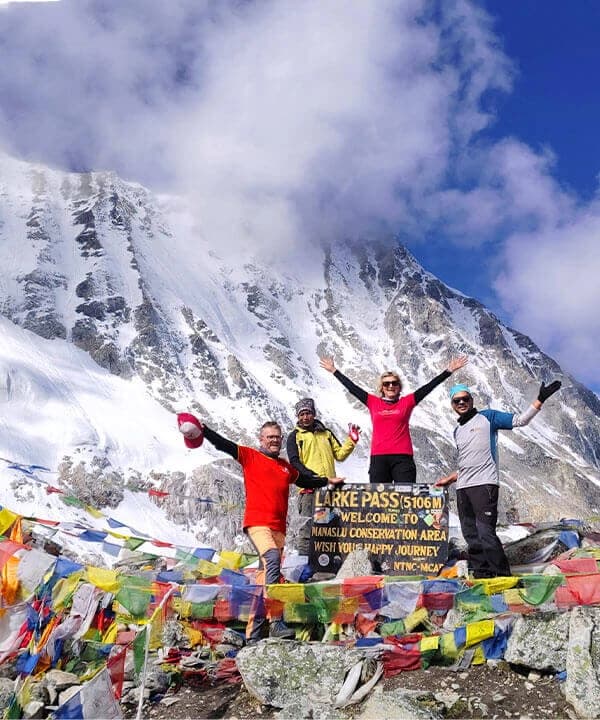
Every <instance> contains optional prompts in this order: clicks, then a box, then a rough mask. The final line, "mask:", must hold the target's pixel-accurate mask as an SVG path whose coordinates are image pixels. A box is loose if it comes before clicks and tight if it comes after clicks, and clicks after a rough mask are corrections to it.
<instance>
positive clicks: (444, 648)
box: [439, 632, 459, 659]
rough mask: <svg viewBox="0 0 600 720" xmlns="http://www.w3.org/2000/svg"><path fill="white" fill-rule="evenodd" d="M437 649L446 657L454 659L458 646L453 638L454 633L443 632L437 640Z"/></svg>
mask: <svg viewBox="0 0 600 720" xmlns="http://www.w3.org/2000/svg"><path fill="white" fill-rule="evenodd" d="M439 649H440V652H441V653H442V655H443V656H444V657H446V658H450V659H454V658H456V657H458V652H459V651H458V648H457V647H456V641H455V639H454V633H453V632H451V633H444V634H443V635H442V636H441V638H440V642H439Z"/></svg>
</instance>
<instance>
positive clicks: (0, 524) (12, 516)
mask: <svg viewBox="0 0 600 720" xmlns="http://www.w3.org/2000/svg"><path fill="white" fill-rule="evenodd" d="M18 517H19V516H18V515H17V514H16V513H14V512H11V511H10V510H8V508H2V510H0V535H4V533H5V532H6V531H7V530H8V528H9V527H10V526H11V525H12V524H13V523H14V521H15V520H16V519H17V518H18Z"/></svg>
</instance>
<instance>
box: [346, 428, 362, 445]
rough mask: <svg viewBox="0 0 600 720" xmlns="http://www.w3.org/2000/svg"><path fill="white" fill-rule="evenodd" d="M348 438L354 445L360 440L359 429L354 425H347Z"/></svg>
mask: <svg viewBox="0 0 600 720" xmlns="http://www.w3.org/2000/svg"><path fill="white" fill-rule="evenodd" d="M348 437H349V438H350V440H352V442H353V443H354V444H355V445H356V443H357V442H358V440H359V438H360V427H359V426H358V425H355V424H354V423H348Z"/></svg>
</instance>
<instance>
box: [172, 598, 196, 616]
mask: <svg viewBox="0 0 600 720" xmlns="http://www.w3.org/2000/svg"><path fill="white" fill-rule="evenodd" d="M171 603H172V604H171V607H172V608H173V610H174V612H176V613H177V614H178V615H179V616H180V617H182V618H188V617H189V616H190V615H191V614H192V603H191V602H190V601H189V600H182V599H181V598H178V597H175V598H173V600H172V601H171Z"/></svg>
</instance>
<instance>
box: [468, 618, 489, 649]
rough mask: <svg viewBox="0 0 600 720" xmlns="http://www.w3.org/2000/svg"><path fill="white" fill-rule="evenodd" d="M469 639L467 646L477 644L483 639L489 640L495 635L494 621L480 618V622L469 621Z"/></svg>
mask: <svg viewBox="0 0 600 720" xmlns="http://www.w3.org/2000/svg"><path fill="white" fill-rule="evenodd" d="M466 629H467V640H466V642H465V646H466V647H471V646H472V645H477V643H479V642H481V641H482V640H487V638H491V637H493V636H494V621H493V620H480V621H479V622H473V623H467V628H466Z"/></svg>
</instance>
